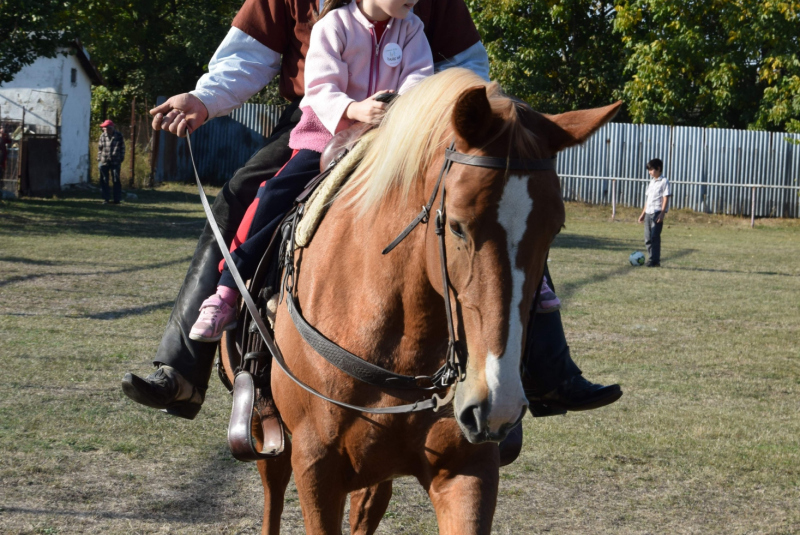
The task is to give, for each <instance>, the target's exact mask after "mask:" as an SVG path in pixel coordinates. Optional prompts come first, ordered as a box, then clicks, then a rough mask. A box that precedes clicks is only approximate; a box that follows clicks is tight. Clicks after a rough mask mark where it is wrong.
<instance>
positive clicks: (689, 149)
mask: <svg viewBox="0 0 800 535" xmlns="http://www.w3.org/2000/svg"><path fill="white" fill-rule="evenodd" d="M798 143H800V134H784V133H780V132H752V131H745V130H726V129H712V128H692V127H680V126H678V127H670V126H655V125H634V124H622V123H612V124H608V125H606V126H604V127H603V128H601V129H600V130H599V131H598V132H597V133H596V134H595V135H594V136H592V138H591V139H589V141H587V142H586V143H585V144H584V145H582V146H580V147H573V148H571V149H568V150H565V151H564V152H562V153H561V154H559V156H558V168H557V169H558V174H559V176H560V177H561V186H562V193H563V196H564V199H565V200H570V201H582V202H588V203H592V204H610V203H614V204H621V205H625V206H635V207H641V206H642V205H643V204H644V194H645V190H646V188H647V182H648V181H649V177H648V175H647V172H646V171H645V167H644V166H645V163H647V161H648V160H650V159H652V158H660V159H661V160H663V162H664V174H665V175H666V176H667V177H668V178H669V180H670V183H671V185H672V191H673V198H672V203H671V206H672V207H673V208H689V209H692V210H696V211H699V212H707V213H715V214H733V215H755V216H756V217H800V196H799V195H800V144H798Z"/></svg>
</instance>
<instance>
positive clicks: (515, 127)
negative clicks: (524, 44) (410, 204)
mask: <svg viewBox="0 0 800 535" xmlns="http://www.w3.org/2000/svg"><path fill="white" fill-rule="evenodd" d="M477 86H484V87H486V89H487V95H488V97H489V102H490V104H491V106H492V110H493V111H494V112H495V113H496V114H497V115H499V116H501V117H503V118H505V119H506V125H505V127H504V128H503V129H502V130H501V131H500V132H499V133H498V134H497V136H495V139H496V138H497V137H498V136H500V135H502V134H504V133H506V132H509V130H511V132H510V134H511V143H510V144H509V155H510V153H511V152H512V151H514V152H515V153H516V154H517V155H519V156H523V157H525V156H530V155H534V154H538V152H539V151H538V146H537V143H536V141H535V138H534V136H533V135H532V134H531V133H530V132H528V131H527V130H525V128H523V127H522V124H521V121H520V120H519V118H518V117H517V110H516V106H515V103H514V101H513V100H511V99H510V98H508V96H506V95H505V94H503V92H502V90H501V89H500V86H499V85H498V84H497V83H496V82H491V83H490V82H486V81H485V80H484V79H483V78H481V77H480V76H478V75H477V74H475V73H473V72H472V71H469V70H467V69H460V68H451V69H446V70H445V71H442V72H440V73H438V74H435V75H433V76H431V77H429V78H426V79H425V80H423V81H422V82H420V83H419V84H417V85H416V86H415V87H413V88H412V89H410V90H409V91H408V92H407V93H405V94H403V95H402V96H401V97H399V98H398V99H397V100H395V102H394V103H393V104H392V105H391V106H390V107H389V111H388V112H387V113H386V116H385V117H384V119H383V122H382V123H381V127H380V128H378V129H376V130H374V131H372V132H370V133H369V134H368V135H367V136H365V138H363V139H362V141H361V142H362V143H368V144H369V147H368V148H367V150H366V154H365V155H364V159H363V160H362V161H361V163H360V164H359V166H358V167H357V168H356V169H355V171H354V173H353V176H352V178H351V179H350V180H349V181H348V183H347V185H346V186H345V187H344V188H343V189H342V191H341V194H340V196H348V197H350V198H349V200H348V203H349V204H350V205H351V206H353V207H355V208H356V209H357V212H358V214H359V215H364V214H366V213H367V212H368V211H370V210H371V209H374V208H376V207H377V206H378V205H379V204H380V203H381V202H382V201H383V200H384V199H386V197H387V196H388V195H389V194H390V193H392V192H397V193H399V194H400V199H398V200H399V201H400V202H405V201H406V200H407V198H408V193H409V191H410V190H411V186H412V184H413V183H414V181H415V180H420V179H423V180H424V177H425V174H426V172H427V171H428V168H429V167H430V165H431V164H432V162H433V161H434V160H435V159H436V158H437V157H440V156H441V155H442V154H443V152H444V148H445V146H446V145H448V144H449V143H450V141H451V139H452V121H451V116H452V113H453V107H454V106H455V103H456V101H457V100H458V97H459V96H460V95H461V94H462V93H463V92H464V91H466V90H467V89H471V88H473V87H477ZM350 194H352V196H350Z"/></svg>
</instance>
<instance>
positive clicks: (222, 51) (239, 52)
mask: <svg viewBox="0 0 800 535" xmlns="http://www.w3.org/2000/svg"><path fill="white" fill-rule="evenodd" d="M280 68H281V55H280V54H278V53H277V52H275V51H274V50H272V49H271V48H269V47H267V46H264V45H263V44H261V43H259V42H258V41H257V40H255V39H253V38H252V37H250V36H249V35H247V34H246V33H244V32H243V31H242V30H240V29H238V28H235V27H231V29H230V31H228V35H226V36H225V39H223V40H222V43H220V45H219V48H217V51H216V52H214V56H213V57H212V58H211V61H210V62H209V63H208V72H207V73H206V74H204V75H203V76H202V77H201V78H200V80H198V81H197V87H196V88H195V90H194V91H191V92H190V93H191V94H192V95H194V96H196V97H197V98H199V99H200V100H201V101H202V102H203V104H205V106H206V108H207V109H208V118H209V119H212V118H214V117H219V116H220V115H227V114H228V113H230V112H231V111H232V110H234V109H236V108H238V107H240V106H241V105H242V104H244V103H245V102H246V101H247V99H249V98H250V97H252V96H253V95H255V94H256V93H258V92H259V91H261V90H262V89H263V88H264V86H266V85H267V84H268V83H269V82H270V81H271V80H272V79H273V78H275V75H276V74H278V72H279V71H280Z"/></svg>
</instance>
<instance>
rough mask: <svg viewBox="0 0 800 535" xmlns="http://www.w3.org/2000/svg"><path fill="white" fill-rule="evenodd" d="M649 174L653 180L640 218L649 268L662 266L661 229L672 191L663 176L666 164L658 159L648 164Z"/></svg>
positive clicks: (648, 188) (648, 186)
mask: <svg viewBox="0 0 800 535" xmlns="http://www.w3.org/2000/svg"><path fill="white" fill-rule="evenodd" d="M646 167H647V172H648V174H649V175H650V177H651V178H652V180H651V181H650V183H649V184H648V185H647V194H646V196H645V201H644V210H642V215H640V216H639V223H642V222H644V244H645V245H646V246H647V255H648V257H649V259H648V261H647V264H645V265H646V266H647V267H659V266H661V228H662V227H663V226H664V216H665V215H666V213H667V211H668V210H669V198H670V197H671V196H672V191H671V190H670V187H669V181H668V180H667V177H665V176H662V174H661V173H662V171H663V170H664V164H663V163H662V162H661V160H659V159H658V158H654V159H652V160H650V161H649V162H647V165H646Z"/></svg>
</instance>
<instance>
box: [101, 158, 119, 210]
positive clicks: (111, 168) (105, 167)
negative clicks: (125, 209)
mask: <svg viewBox="0 0 800 535" xmlns="http://www.w3.org/2000/svg"><path fill="white" fill-rule="evenodd" d="M119 168H120V165H119V164H116V165H114V164H110V163H108V164H101V165H100V189H101V190H102V191H103V200H104V201H108V200H109V195H108V176H109V175H111V181H112V182H113V184H114V202H119V201H120V198H121V197H122V184H120V181H119Z"/></svg>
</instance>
